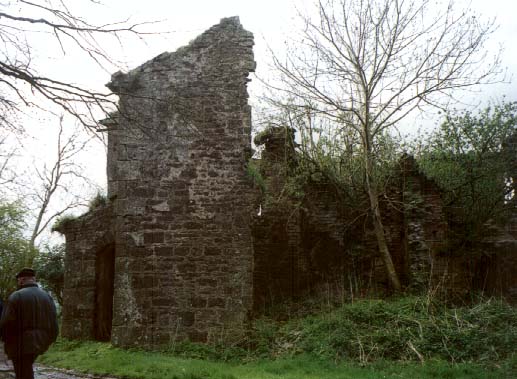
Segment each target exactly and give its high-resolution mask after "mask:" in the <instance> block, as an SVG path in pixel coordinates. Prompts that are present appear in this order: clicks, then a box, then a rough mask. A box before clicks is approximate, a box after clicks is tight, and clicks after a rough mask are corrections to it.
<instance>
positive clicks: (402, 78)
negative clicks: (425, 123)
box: [274, 0, 500, 291]
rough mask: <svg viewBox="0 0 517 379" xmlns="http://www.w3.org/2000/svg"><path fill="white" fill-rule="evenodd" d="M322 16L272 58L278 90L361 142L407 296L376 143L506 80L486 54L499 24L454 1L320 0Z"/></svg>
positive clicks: (309, 20)
mask: <svg viewBox="0 0 517 379" xmlns="http://www.w3.org/2000/svg"><path fill="white" fill-rule="evenodd" d="M317 10H318V12H317V16H316V17H313V16H303V15H301V17H302V20H303V23H304V24H303V26H304V27H303V30H302V32H301V34H302V35H301V39H300V40H299V41H296V43H295V44H294V46H293V45H291V46H292V47H294V48H292V49H290V50H289V51H288V53H287V56H286V58H285V59H280V58H278V57H277V56H276V57H274V63H275V66H276V67H277V69H278V70H279V72H280V74H281V80H282V83H283V85H281V86H280V85H277V87H278V88H279V89H281V90H283V91H284V93H285V94H286V95H287V97H289V98H290V99H298V101H299V102H298V104H299V105H300V107H302V108H303V109H304V110H305V109H307V107H310V108H311V111H313V112H316V113H317V114H319V115H323V116H325V117H328V118H330V119H332V120H333V121H334V122H335V124H336V127H337V128H346V129H350V130H353V131H355V132H356V133H358V135H359V136H360V145H361V151H360V154H361V156H362V160H363V162H364V164H363V167H364V176H365V187H366V191H367V193H368V197H369V202H370V209H371V214H372V219H373V226H374V230H375V235H376V239H377V244H378V248H379V251H380V255H381V257H382V259H383V262H384V265H385V267H386V271H387V274H388V277H389V280H390V282H391V285H392V287H393V288H394V290H396V291H400V290H401V284H400V281H399V278H398V275H397V272H396V270H395V268H394V265H393V260H392V256H391V253H390V251H389V249H388V245H387V242H386V235H385V228H384V225H383V221H382V215H381V210H380V208H379V187H378V183H377V179H376V176H375V175H374V171H375V167H376V165H377V161H376V156H375V149H374V146H375V143H376V141H377V139H378V138H380V137H381V136H382V134H383V133H385V132H386V131H389V130H390V129H392V128H395V127H396V126H397V124H398V123H399V122H400V121H401V120H402V119H404V118H406V117H407V116H408V115H409V114H410V113H411V112H413V111H415V110H418V109H420V107H422V106H424V105H430V106H434V107H440V108H447V107H448V106H449V104H451V102H453V101H456V100H457V99H456V98H455V95H457V93H458V91H457V90H462V89H469V88H473V87H474V86H477V85H480V84H486V83H491V82H494V81H497V80H499V79H500V76H499V74H500V69H499V67H500V62H499V54H498V52H495V54H494V55H493V56H491V55H489V52H488V50H487V49H486V42H487V40H488V38H489V37H490V35H491V34H492V32H493V31H494V30H495V25H494V22H493V21H487V22H483V21H482V20H481V19H480V18H479V17H478V16H477V15H475V14H474V13H473V12H471V11H469V10H457V9H456V8H455V6H454V3H453V1H449V2H448V3H445V4H440V3H437V2H435V1H430V0H417V1H414V0H320V1H319V2H318V3H317ZM291 101H292V100H291Z"/></svg>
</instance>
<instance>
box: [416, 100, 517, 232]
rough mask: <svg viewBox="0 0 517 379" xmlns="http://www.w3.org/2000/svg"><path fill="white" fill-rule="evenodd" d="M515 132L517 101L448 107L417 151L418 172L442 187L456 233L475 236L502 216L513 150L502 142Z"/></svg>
mask: <svg viewBox="0 0 517 379" xmlns="http://www.w3.org/2000/svg"><path fill="white" fill-rule="evenodd" d="M515 136H517V103H502V104H499V105H496V106H493V107H488V108H485V109H483V110H481V111H479V112H477V113H472V112H469V111H464V112H450V113H448V114H447V115H446V117H445V120H444V122H443V123H442V124H441V125H440V127H439V128H438V129H437V130H436V131H434V132H433V133H432V134H431V135H430V136H429V137H428V138H427V140H426V141H424V142H423V146H422V147H421V150H420V152H419V153H417V154H418V163H419V167H420V168H421V169H422V171H423V172H424V173H425V174H426V175H427V176H428V177H430V178H432V179H433V180H434V181H435V182H436V183H437V184H438V185H439V186H440V188H442V190H443V191H444V200H445V201H446V204H447V205H448V206H449V207H450V209H454V215H453V220H455V221H456V222H457V223H458V224H460V227H459V229H461V234H462V236H461V238H462V239H463V238H466V239H467V240H475V239H476V238H479V237H480V235H481V234H482V233H483V230H484V229H486V227H485V225H484V224H485V223H486V222H487V220H489V219H493V220H496V221H500V220H504V216H505V215H506V213H507V211H508V209H509V208H510V207H509V203H508V202H507V201H505V200H508V198H509V195H510V194H511V191H512V185H511V182H510V181H509V180H508V179H509V175H510V173H512V172H515V167H516V166H515V165H516V162H517V161H516V153H515V150H514V149H512V148H508V147H505V144H506V143H507V142H508V141H509V140H510V138H512V137H513V138H515Z"/></svg>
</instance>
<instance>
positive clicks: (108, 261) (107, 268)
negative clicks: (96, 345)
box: [93, 244, 115, 341]
mask: <svg viewBox="0 0 517 379" xmlns="http://www.w3.org/2000/svg"><path fill="white" fill-rule="evenodd" d="M114 276H115V245H114V244H110V245H107V246H105V247H104V248H102V249H100V250H99V251H97V254H96V257H95V312H94V322H93V334H94V338H95V340H97V341H109V340H110V339H111V322H112V319H113V284H114Z"/></svg>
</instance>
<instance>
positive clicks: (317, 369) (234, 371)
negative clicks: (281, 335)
mask: <svg viewBox="0 0 517 379" xmlns="http://www.w3.org/2000/svg"><path fill="white" fill-rule="evenodd" d="M40 361H41V362H42V363H44V364H47V365H50V366H59V367H63V368H69V369H74V370H78V371H81V372H87V373H96V374H101V375H106V374H110V375H117V376H120V377H124V378H138V379H278V378H282V379H321V378H325V379H379V378H386V379H395V378H397V379H417V378H420V379H426V378H435V379H443V378H455V379H467V378H468V379H487V378H493V379H497V378H507V377H508V376H506V375H507V374H508V372H509V371H508V369H507V368H504V367H501V368H497V369H487V368H484V367H482V366H480V365H476V364H454V365H452V364H449V363H447V362H444V361H432V362H428V363H425V364H423V365H420V364H417V363H414V362H387V361H379V362H376V363H374V364H372V365H368V366H361V365H359V364H356V363H347V362H338V363H336V362H333V361H329V360H323V359H318V358H317V357H314V356H309V355H308V356H305V355H298V356H294V357H286V358H279V359H275V360H255V361H251V362H214V361H207V360H205V361H203V360H199V359H188V358H180V357H176V356H172V355H169V354H164V353H157V352H145V351H137V350H131V351H126V350H122V349H117V348H114V347H112V346H110V345H109V344H106V343H99V342H83V343H73V342H69V341H59V342H58V343H57V344H56V345H55V346H53V347H52V348H51V349H50V351H49V352H48V353H46V354H45V355H43V356H42V357H41V358H40Z"/></svg>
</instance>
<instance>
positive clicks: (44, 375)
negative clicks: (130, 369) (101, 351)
mask: <svg viewBox="0 0 517 379" xmlns="http://www.w3.org/2000/svg"><path fill="white" fill-rule="evenodd" d="M0 344H1V342H0ZM13 378H14V371H13V365H12V363H11V361H7V357H6V356H5V354H4V351H3V346H0V379H13ZM100 378H102V379H116V378H114V377H108V376H99V375H89V374H78V373H74V372H73V371H70V370H61V369H54V368H52V367H45V366H41V365H35V367H34V379H100Z"/></svg>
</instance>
